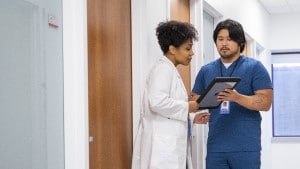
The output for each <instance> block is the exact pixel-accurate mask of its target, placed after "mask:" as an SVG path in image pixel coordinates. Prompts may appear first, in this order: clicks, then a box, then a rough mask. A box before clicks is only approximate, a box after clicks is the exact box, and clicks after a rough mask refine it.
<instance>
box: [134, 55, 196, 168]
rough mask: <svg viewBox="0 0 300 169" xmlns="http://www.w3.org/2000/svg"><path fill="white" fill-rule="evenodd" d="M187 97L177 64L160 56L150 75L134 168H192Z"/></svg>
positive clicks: (136, 143) (135, 151) (137, 137)
mask: <svg viewBox="0 0 300 169" xmlns="http://www.w3.org/2000/svg"><path fill="white" fill-rule="evenodd" d="M187 101H188V95H187V91H186V89H185V87H184V84H183V81H182V79H181V77H180V75H179V73H178V71H177V69H176V67H175V66H174V64H173V63H172V62H171V61H170V60H169V59H168V58H167V57H162V58H160V59H159V60H158V62H157V63H156V64H155V66H154V67H153V68H152V69H151V71H150V73H149V75H148V78H147V82H146V87H145V93H144V98H143V110H142V112H141V117H140V122H139V126H138V133H137V135H136V138H135V141H134V148H133V158H132V169H186V166H187V165H188V166H189V167H188V168H189V169H192V162H191V153H190V152H191V151H190V141H188V122H187V120H188V102H187ZM186 162H188V163H187V164H186Z"/></svg>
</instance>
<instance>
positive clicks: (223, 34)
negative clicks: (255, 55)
mask: <svg viewBox="0 0 300 169" xmlns="http://www.w3.org/2000/svg"><path fill="white" fill-rule="evenodd" d="M216 47H217V49H218V52H219V54H220V56H221V58H222V60H223V61H225V62H229V63H230V62H232V61H234V60H235V58H238V57H239V56H240V46H239V45H238V43H237V42H236V41H234V40H232V39H231V38H230V36H229V32H228V30H227V29H221V30H220V32H219V33H218V36H217V40H216Z"/></svg>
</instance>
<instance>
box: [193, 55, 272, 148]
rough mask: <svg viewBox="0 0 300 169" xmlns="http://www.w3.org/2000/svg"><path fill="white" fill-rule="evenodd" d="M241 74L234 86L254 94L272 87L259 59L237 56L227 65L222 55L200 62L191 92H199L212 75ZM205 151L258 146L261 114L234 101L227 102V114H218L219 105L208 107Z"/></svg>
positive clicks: (246, 93) (236, 75) (240, 91)
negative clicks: (228, 112)
mask: <svg viewBox="0 0 300 169" xmlns="http://www.w3.org/2000/svg"><path fill="white" fill-rule="evenodd" d="M221 76H223V77H240V78H241V81H240V83H238V85H237V86H236V88H235V89H236V90H237V91H238V92H239V93H241V94H244V95H253V94H254V92H255V91H256V90H261V89H272V82H271V79H270V76H269V74H268V72H267V70H266V69H265V67H264V66H263V65H262V63H261V62H259V61H257V60H255V59H252V58H249V57H245V56H240V58H239V59H238V60H237V61H235V62H234V63H232V64H231V65H230V67H228V68H227V69H226V68H225V67H224V65H223V63H222V62H221V59H217V60H215V61H213V62H211V63H209V64H207V65H205V66H203V67H202V68H201V69H200V71H199V72H198V75H197V77H196V81H195V85H194V87H193V89H192V92H194V93H197V94H200V95H201V94H202V93H203V92H204V90H205V88H206V87H207V86H208V85H209V84H210V82H211V81H212V80H213V79H214V78H215V77H221ZM210 113H211V117H210V121H209V133H208V140H207V151H208V152H240V151H260V150H261V115H260V113H259V111H254V110H249V109H247V108H245V107H242V106H240V105H238V104H236V103H233V102H231V103H230V114H225V115H224V114H220V106H219V107H218V108H216V109H210Z"/></svg>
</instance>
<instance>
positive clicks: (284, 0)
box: [259, 0, 300, 15]
mask: <svg viewBox="0 0 300 169" xmlns="http://www.w3.org/2000/svg"><path fill="white" fill-rule="evenodd" d="M259 1H260V2H261V4H262V5H263V6H264V8H265V9H266V10H267V11H268V12H269V13H270V14H271V15H272V14H300V1H299V0H259Z"/></svg>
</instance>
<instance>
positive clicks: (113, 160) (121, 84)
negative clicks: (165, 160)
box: [87, 0, 132, 169]
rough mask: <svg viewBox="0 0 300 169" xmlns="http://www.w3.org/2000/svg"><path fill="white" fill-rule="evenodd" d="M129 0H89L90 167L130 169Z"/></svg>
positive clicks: (94, 168)
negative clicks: (91, 137)
mask: <svg viewBox="0 0 300 169" xmlns="http://www.w3.org/2000/svg"><path fill="white" fill-rule="evenodd" d="M130 3H131V2H130V0H87V6H88V10H87V11H88V14H87V17H88V82H89V86H88V88H89V134H90V136H93V138H94V140H93V142H91V143H90V147H89V148H90V149H89V151H90V169H129V168H130V167H131V154H132V94H131V93H132V89H131V16H130V15H131V12H130V10H131V9H130V8H131V7H130Z"/></svg>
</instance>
